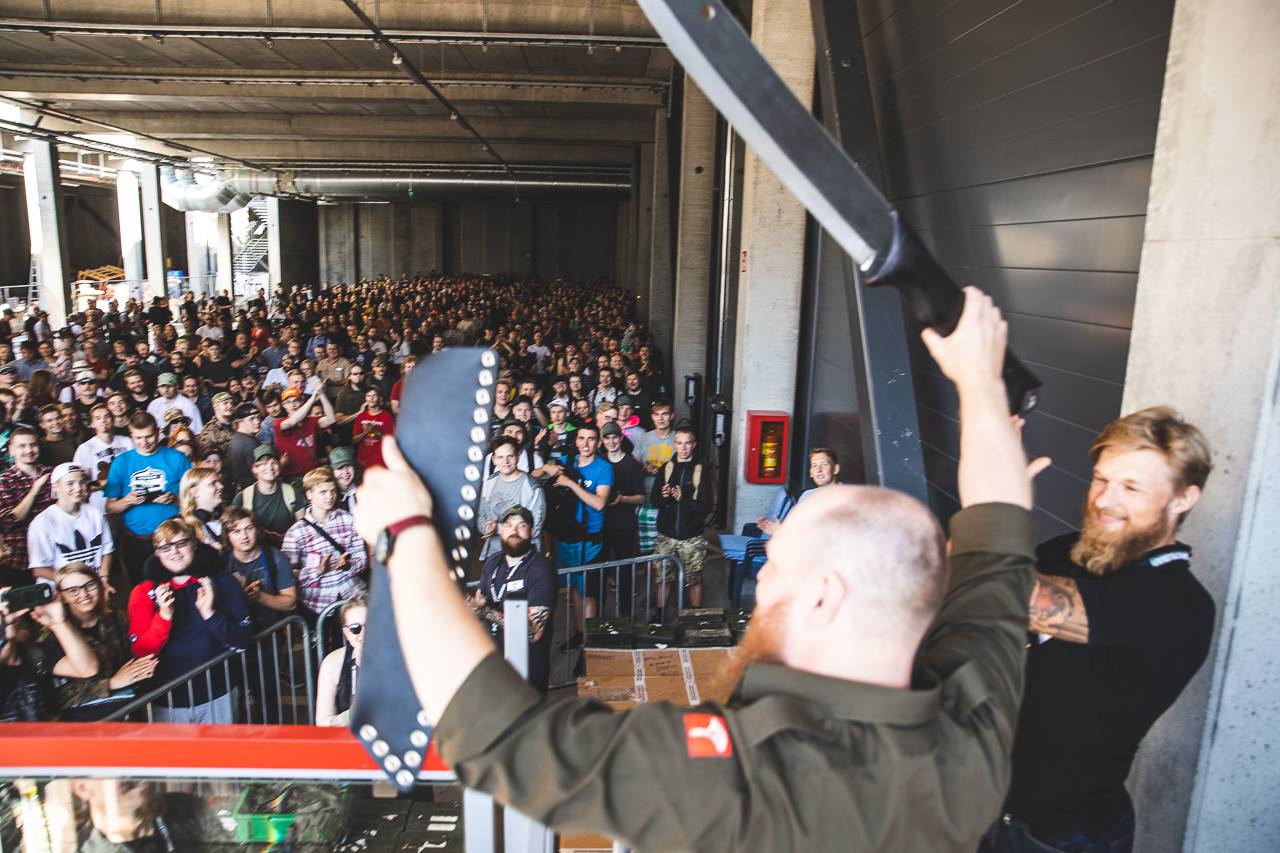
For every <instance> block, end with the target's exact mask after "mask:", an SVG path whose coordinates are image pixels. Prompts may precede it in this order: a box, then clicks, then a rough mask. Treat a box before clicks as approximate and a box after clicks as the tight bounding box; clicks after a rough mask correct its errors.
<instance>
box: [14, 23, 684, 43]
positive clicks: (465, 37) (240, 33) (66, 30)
mask: <svg viewBox="0 0 1280 853" xmlns="http://www.w3.org/2000/svg"><path fill="white" fill-rule="evenodd" d="M5 32H12V33H34V34H37V35H42V36H49V35H53V36H59V35H66V36H129V37H133V38H153V39H163V38H198V39H257V40H263V39H267V38H270V39H273V40H274V39H285V40H290V39H292V40H308V41H310V40H331V41H367V40H368V38H369V31H368V30H366V29H363V28H357V27H281V26H263V27H247V26H239V25H222V24H162V23H155V24H108V23H90V22H79V21H37V20H27V19H25V18H0V33H5ZM382 32H383V33H385V34H386V35H387V37H388V38H392V39H395V40H396V41H399V42H406V43H415V44H452V45H482V44H485V45H514V46H519V47H586V46H594V47H611V48H645V49H651V48H661V47H663V43H662V39H660V38H658V37H657V36H636V35H605V34H601V33H508V32H492V31H491V32H487V33H479V32H459V31H452V30H396V29H383V30H382Z"/></svg>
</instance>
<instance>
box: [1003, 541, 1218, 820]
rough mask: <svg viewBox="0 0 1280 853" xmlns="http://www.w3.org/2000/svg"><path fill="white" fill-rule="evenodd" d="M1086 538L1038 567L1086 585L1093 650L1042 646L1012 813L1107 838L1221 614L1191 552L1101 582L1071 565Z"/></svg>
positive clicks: (1016, 767) (1034, 649) (1051, 642)
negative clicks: (1130, 780) (1136, 759)
mask: <svg viewBox="0 0 1280 853" xmlns="http://www.w3.org/2000/svg"><path fill="white" fill-rule="evenodd" d="M1078 536H1079V534H1069V535H1067V536H1060V537H1058V538H1056V539H1051V540H1050V541H1048V542H1046V543H1044V544H1043V545H1041V546H1040V548H1039V549H1037V552H1036V568H1037V570H1038V571H1040V572H1041V573H1042V574H1046V575H1060V576H1064V577H1069V578H1071V579H1073V580H1074V581H1075V582H1076V586H1077V588H1079V590H1080V595H1081V597H1082V598H1083V600H1084V605H1085V612H1086V613H1087V614H1088V617H1089V641H1088V643H1070V642H1067V641H1066V640H1060V639H1056V638H1050V639H1047V640H1043V641H1042V638H1041V637H1040V636H1038V635H1032V637H1031V645H1030V648H1029V649H1028V651H1027V681H1026V687H1025V688H1024V691H1023V697H1022V708H1021V711H1020V713H1019V717H1018V730H1017V735H1016V736H1015V739H1014V747H1013V781H1012V784H1011V785H1010V787H1009V796H1008V799H1007V801H1006V804H1005V810H1006V811H1007V812H1008V813H1010V814H1012V815H1013V816H1014V817H1015V818H1017V819H1019V820H1021V821H1024V822H1026V823H1027V824H1029V825H1030V826H1031V828H1032V829H1033V830H1034V831H1036V833H1037V834H1041V835H1051V836H1069V835H1071V834H1072V833H1073V832H1075V831H1083V832H1084V833H1085V834H1087V835H1089V836H1091V837H1097V836H1099V835H1101V834H1102V833H1104V832H1106V831H1107V830H1108V829H1110V828H1111V827H1112V826H1113V825H1114V824H1115V823H1116V822H1117V821H1118V820H1119V819H1120V818H1121V817H1122V816H1123V815H1124V813H1125V812H1126V811H1127V810H1128V809H1129V808H1130V807H1131V804H1130V801H1129V795H1128V794H1127V793H1126V791H1125V787H1124V783H1125V779H1126V778H1127V777H1128V775H1129V767H1130V765H1131V764H1132V763H1133V756H1134V753H1135V752H1136V751H1137V749H1138V744H1139V742H1141V740H1142V738H1143V737H1144V736H1145V735H1146V733H1147V731H1148V730H1149V729H1150V728H1151V726H1152V725H1153V724H1154V723H1155V721H1156V719H1157V718H1159V716H1160V715H1161V714H1163V713H1164V712H1165V710H1166V709H1167V708H1168V707H1169V706H1170V705H1172V704H1173V702H1174V700H1175V699H1177V698H1178V694H1179V693H1181V692H1182V689H1183V688H1184V687H1185V686H1186V685H1187V682H1188V681H1190V680H1191V678H1192V676H1194V675H1195V674H1196V671H1197V670H1199V669H1200V666H1201V664H1203V663H1204V660H1205V658H1206V657H1207V656H1208V654H1209V645H1210V643H1211V642H1212V639H1213V621H1214V613H1215V607H1214V603H1213V598H1212V597H1211V596H1210V595H1209V593H1208V592H1207V591H1206V590H1205V588H1204V587H1203V586H1201V584H1200V582H1199V581H1198V580H1196V578H1195V576H1194V575H1193V574H1192V573H1191V564H1190V558H1191V549H1190V548H1188V547H1187V546H1185V545H1181V544H1175V545H1170V546H1167V547H1163V548H1157V549H1156V550H1154V551H1152V552H1150V553H1149V554H1147V555H1146V556H1145V557H1143V558H1142V559H1140V560H1137V561H1135V562H1133V563H1130V564H1129V565H1127V566H1124V567H1123V568H1121V569H1119V570H1117V571H1115V572H1112V573H1110V574H1108V575H1104V576H1101V577H1100V576H1097V575H1093V574H1090V573H1089V572H1087V571H1085V570H1084V569H1082V568H1080V567H1079V566H1076V565H1075V564H1074V563H1072V562H1071V557H1070V554H1071V548H1072V546H1073V545H1074V544H1075V543H1076V540H1077V538H1078Z"/></svg>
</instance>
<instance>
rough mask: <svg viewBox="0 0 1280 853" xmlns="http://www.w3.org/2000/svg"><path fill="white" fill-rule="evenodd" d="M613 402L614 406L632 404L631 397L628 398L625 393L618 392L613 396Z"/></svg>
mask: <svg viewBox="0 0 1280 853" xmlns="http://www.w3.org/2000/svg"><path fill="white" fill-rule="evenodd" d="M613 403H614V405H616V406H630V405H632V403H631V398H630V397H628V396H627V395H626V394H619V395H618V396H617V397H615V398H614V400H613Z"/></svg>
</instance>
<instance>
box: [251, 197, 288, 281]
mask: <svg viewBox="0 0 1280 853" xmlns="http://www.w3.org/2000/svg"><path fill="white" fill-rule="evenodd" d="M283 234H284V226H283V223H281V221H280V199H278V198H276V197H275V196H269V197H268V198H267V299H268V300H269V299H271V297H272V296H273V295H274V292H275V286H276V284H277V282H280V281H283V280H284V261H283V259H282V249H281V239H282V236H283ZM255 295H256V294H255Z"/></svg>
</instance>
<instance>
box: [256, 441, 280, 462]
mask: <svg viewBox="0 0 1280 853" xmlns="http://www.w3.org/2000/svg"><path fill="white" fill-rule="evenodd" d="M268 456H270V457H271V458H272V459H279V458H280V451H279V450H276V446H275V445H274V444H259V445H258V446H257V447H255V448H254V449H253V461H254V462H257V461H258V460H260V459H265V458H266V457H268Z"/></svg>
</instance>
